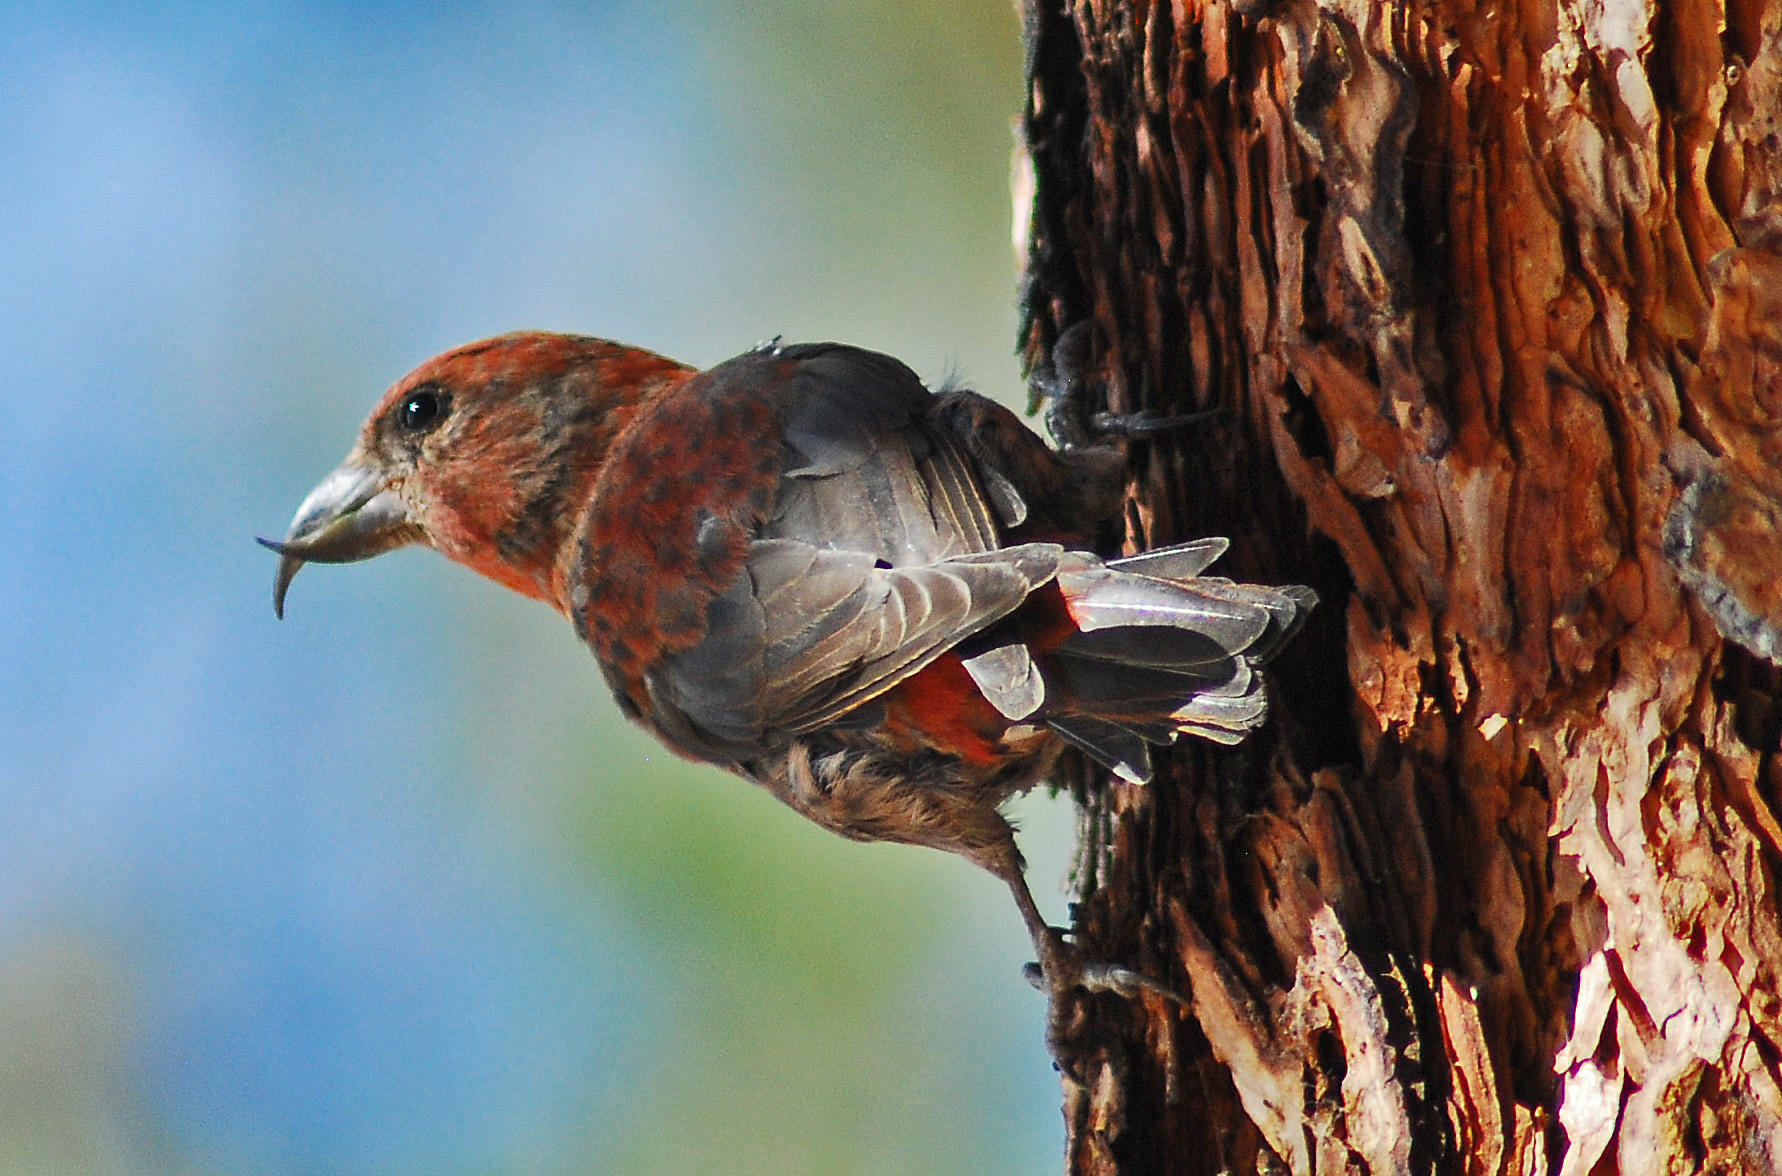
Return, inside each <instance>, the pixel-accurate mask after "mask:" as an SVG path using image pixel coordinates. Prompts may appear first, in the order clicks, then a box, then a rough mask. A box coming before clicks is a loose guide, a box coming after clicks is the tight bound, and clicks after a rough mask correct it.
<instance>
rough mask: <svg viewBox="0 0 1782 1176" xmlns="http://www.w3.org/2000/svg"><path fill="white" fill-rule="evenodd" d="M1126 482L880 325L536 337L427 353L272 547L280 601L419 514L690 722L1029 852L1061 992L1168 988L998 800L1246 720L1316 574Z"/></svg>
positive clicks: (800, 805) (878, 821) (681, 731)
mask: <svg viewBox="0 0 1782 1176" xmlns="http://www.w3.org/2000/svg"><path fill="white" fill-rule="evenodd" d="M1124 478H1125V473H1124V459H1123V456H1122V454H1121V452H1120V450H1119V449H1118V448H1117V447H1112V446H1109V447H1095V446H1079V447H1066V448H1065V449H1062V450H1054V449H1052V448H1050V447H1048V446H1047V445H1046V444H1045V443H1044V442H1043V441H1041V440H1040V438H1039V437H1038V436H1037V435H1035V434H1034V433H1033V432H1031V431H1030V430H1029V429H1027V428H1026V427H1025V426H1024V425H1023V424H1022V423H1021V421H1020V420H1019V418H1017V417H1016V416H1015V415H1014V414H1013V413H1011V412H1009V411H1008V410H1007V409H1005V408H1003V407H1001V406H999V405H997V404H996V403H994V402H993V401H990V400H987V399H985V398H983V397H981V396H978V395H976V394H974V393H972V392H969V391H964V390H957V389H955V390H943V391H940V392H938V393H935V392H930V391H929V389H927V388H926V387H924V386H923V384H922V382H921V381H920V380H919V379H918V378H917V377H916V375H915V373H913V372H912V371H910V369H909V368H907V367H905V366H904V365H903V364H902V363H899V362H898V361H897V360H895V359H892V358H890V357H889V356H885V355H879V354H875V353H873V352H870V351H864V350H861V349H860V348H857V347H849V346H843V345H840V344H834V343H818V344H809V345H801V346H779V345H777V344H770V345H765V346H763V347H760V348H757V349H756V350H754V351H751V352H748V353H747V354H744V355H741V356H738V357H737V358H735V359H732V360H730V361H729V362H727V363H723V364H720V365H718V366H717V367H714V368H711V369H710V370H708V371H703V372H700V371H696V370H694V369H693V368H690V367H687V366H685V365H683V364H680V363H676V362H674V361H673V360H669V359H666V358H664V357H662V356H660V355H655V354H652V353H651V352H648V351H643V350H640V349H637V348H632V347H625V346H621V345H619V344H616V343H611V342H608V341H606V340H602V339H594V338H584V337H579V336H569V335H557V334H545V333H539V332H523V333H516V334H510V335H503V336H501V337H499V338H495V339H489V340H485V341H483V342H479V343H472V344H469V345H467V346H464V347H460V348H458V349H456V350H454V351H449V352H447V353H445V354H443V355H440V356H438V357H436V358H434V359H431V360H428V361H427V362H426V363H424V364H422V365H421V366H420V367H419V368H417V369H415V370H414V371H413V372H411V373H410V374H409V375H407V376H405V377H403V378H402V379H401V380H399V381H397V383H396V384H395V385H394V386H393V387H392V388H391V389H390V390H389V391H388V392H387V393H386V394H385V396H384V398H383V400H382V401H381V402H380V403H379V404H378V406H377V408H376V409H375V410H374V411H373V412H372V414H371V417H370V419H369V420H367V421H366V423H365V426H364V428H363V429H362V431H361V432H360V434H359V439H358V443H357V444H356V445H355V446H354V447H353V449H352V452H351V453H349V454H348V455H347V458H346V461H345V462H344V463H343V464H342V465H341V466H340V467H339V468H338V469H336V470H335V471H334V472H333V473H331V474H329V475H328V476H327V477H326V478H325V479H323V481H322V482H321V484H320V485H319V486H317V487H316V489H315V490H314V491H313V492H312V493H311V494H310V495H309V497H308V498H306V499H305V500H304V502H303V504H302V506H301V507H299V508H298V511H297V514H296V518H295V519H294V521H293V522H292V524H291V527H290V531H289V534H288V535H287V536H286V537H285V539H284V540H283V541H282V542H271V541H267V540H262V542H263V543H266V545H267V546H269V547H271V548H273V549H274V550H276V551H277V552H279V553H280V556H281V558H280V560H279V566H278V574H277V580H276V584H275V589H274V605H275V608H276V609H277V610H278V612H279V614H280V615H281V616H282V615H283V610H284V599H285V591H286V589H287V587H288V586H289V584H290V582H291V578H292V577H293V576H294V575H296V573H297V570H298V569H299V568H300V567H302V566H303V564H304V563H306V562H320V563H343V562H348V561H352V560H360V559H366V558H369V557H371V556H374V555H378V554H380V553H382V552H385V551H389V550H391V549H393V548H397V547H401V546H404V545H406V544H411V543H422V544H426V545H428V546H430V547H433V548H435V549H436V550H438V551H440V552H442V553H443V554H445V555H446V556H448V557H450V558H451V559H454V560H456V561H458V562H459V563H462V564H464V565H466V566H468V567H470V568H471V569H473V570H475V571H477V572H481V573H482V574H483V575H485V576H488V577H490V578H491V579H493V580H496V581H498V582H499V583H501V584H505V585H506V586H507V587H509V588H512V589H514V590H515V591H517V592H520V593H523V594H525V595H527V596H533V597H537V598H538V599H540V600H542V601H544V602H546V603H547V604H549V605H550V606H551V607H553V608H555V609H556V610H557V611H559V612H561V613H562V614H563V615H564V616H565V617H567V618H568V619H569V621H570V623H571V624H572V625H573V626H574V627H575V632H576V634H577V636H579V637H580V638H581V639H582V640H583V641H584V642H586V643H587V644H588V645H589V646H590V647H591V648H592V650H593V653H594V656H595V659H596V660H597V661H598V663H599V665H600V668H601V670H602V671H603V673H604V674H605V677H606V680H607V682H608V683H609V684H610V686H611V687H612V691H613V695H614V697H615V698H616V699H617V700H618V704H619V706H620V708H621V709H622V710H623V711H624V712H625V714H626V715H628V716H629V717H630V718H632V719H634V720H635V721H637V722H639V723H641V724H643V725H644V726H645V727H647V728H649V730H650V731H652V732H653V733H654V734H655V735H656V736H657V738H659V739H660V740H661V741H662V742H663V743H665V744H666V745H667V746H669V747H670V748H672V749H673V750H675V751H677V752H679V753H680V754H682V755H684V756H687V757H690V758H692V759H695V760H700V761H703V762H706V763H712V764H717V765H719V766H721V767H724V768H727V769H729V770H730V771H733V772H735V773H737V774H738V775H741V776H743V777H746V778H747V779H749V780H752V781H754V782H755V783H757V784H759V785H761V786H762V787H764V788H766V789H767V790H768V791H770V792H772V793H773V794H774V795H775V796H777V797H778V798H779V799H780V800H782V801H784V802H785V803H786V804H787V805H789V806H791V807H792V808H793V809H795V810H797V811H798V812H800V813H802V814H803V815H804V816H806V817H808V818H810V819H811V820H813V821H815V822H816V823H817V824H819V825H822V826H823V827H825V828H827V829H830V830H833V831H834V832H836V833H839V834H841V835H843V836H844V837H851V838H855V839H858V840H862V841H901V842H908V843H912V844H916V845H927V846H933V847H934V848H936V849H943V850H947V851H950V852H952V853H957V854H961V855H963V856H964V857H966V858H969V859H970V860H971V861H973V862H976V863H977V864H978V865H980V866H982V867H984V868H985V869H987V870H989V871H990V872H991V873H992V874H994V875H995V876H996V877H998V878H1000V879H1002V880H1003V881H1004V882H1005V883H1007V885H1008V886H1009V888H1010V890H1011V891H1012V892H1013V894H1014V898H1015V902H1016V903H1017V904H1018V905H1019V907H1020V910H1021V915H1022V918H1023V919H1024V920H1025V922H1026V924H1027V929H1028V931H1029V933H1030V934H1031V935H1032V937H1033V943H1034V949H1035V951H1036V952H1037V954H1038V956H1039V971H1040V972H1041V973H1042V974H1043V977H1044V982H1045V986H1046V987H1047V988H1048V989H1049V990H1050V992H1051V994H1052V995H1053V996H1054V997H1057V996H1058V995H1059V994H1061V993H1062V992H1064V991H1066V990H1067V989H1068V988H1070V987H1071V986H1074V985H1078V984H1084V985H1088V986H1090V987H1099V988H1110V987H1111V988H1115V989H1119V990H1122V991H1130V990H1131V989H1133V988H1135V987H1157V986H1156V985H1155V984H1154V983H1152V982H1148V981H1146V980H1145V979H1144V978H1143V977H1142V976H1139V975H1138V974H1136V973H1134V972H1131V971H1128V970H1126V969H1123V968H1119V967H1115V966H1112V965H1107V964H1100V963H1095V962H1091V961H1085V960H1084V959H1082V958H1081V956H1080V954H1079V953H1078V952H1076V951H1075V950H1074V949H1073V948H1072V947H1071V945H1070V944H1068V943H1067V942H1066V941H1065V939H1064V938H1063V937H1062V934H1061V933H1060V932H1059V931H1058V930H1056V929H1054V928H1052V927H1049V926H1048V925H1047V924H1046V922H1045V920H1044V919H1043V918H1042V917H1041V915H1040V912H1039V909H1038V908H1037V907H1036V906H1035V905H1034V901H1033V897H1032V895H1031V894H1030V893H1029V891H1028V888H1027V883H1026V881H1025V880H1024V878H1023V865H1022V860H1021V855H1020V853H1019V851H1018V850H1017V849H1016V847H1015V840H1014V834H1013V830H1012V829H1011V827H1010V825H1009V823H1008V821H1007V820H1005V819H1004V818H1003V816H1002V814H1001V813H1000V811H999V806H1000V805H1001V804H1002V803H1003V802H1004V801H1005V800H1007V799H1008V798H1009V797H1010V796H1012V795H1014V794H1016V793H1018V792H1021V791H1022V790H1024V789H1027V788H1030V787H1031V786H1033V785H1034V784H1035V783H1036V782H1038V781H1039V780H1041V779H1042V778H1044V777H1045V775H1046V773H1047V771H1048V770H1049V769H1050V768H1051V767H1052V765H1053V763H1054V761H1056V760H1057V758H1058V756H1059V755H1060V753H1061V752H1063V751H1064V750H1065V749H1066V748H1070V747H1074V748H1077V749H1078V750H1079V751H1082V752H1084V753H1085V754H1087V755H1088V756H1089V757H1090V758H1092V759H1094V760H1095V761H1097V762H1098V763H1100V764H1102V765H1105V766H1106V767H1107V768H1108V769H1110V770H1111V771H1113V772H1115V773H1116V774H1118V775H1119V776H1121V777H1123V778H1125V779H1127V780H1129V781H1135V782H1142V781H1145V780H1148V779H1149V777H1150V773H1151V762H1150V754H1149V750H1148V748H1149V747H1150V746H1152V745H1167V744H1170V743H1173V742H1174V741H1175V740H1176V739H1177V738H1178V737H1179V736H1181V735H1184V734H1187V735H1195V736H1199V737H1201V738H1203V739H1210V740H1212V741H1214V742H1216V743H1225V744H1230V743H1235V742H1237V741H1239V740H1241V739H1242V738H1243V737H1244V736H1245V735H1246V734H1247V733H1248V732H1250V731H1251V730H1252V729H1254V728H1255V727H1256V726H1257V725H1258V724H1260V723H1261V722H1262V721H1263V717H1264V712H1265V710H1266V701H1265V696H1264V690H1263V682H1262V677H1261V674H1260V673H1259V666H1260V663H1261V662H1263V661H1264V660H1265V659H1266V658H1267V657H1268V656H1269V655H1270V654H1271V653H1272V652H1273V651H1274V650H1275V649H1276V648H1277V647H1278V646H1279V645H1280V643H1281V642H1282V641H1283V640H1284V639H1285V638H1286V637H1287V636H1288V635H1289V634H1291V633H1292V632H1293V630H1294V629H1295V627H1296V626H1297V625H1298V623H1299V622H1300V620H1301V619H1302V618H1303V617H1304V615H1305V613H1306V612H1307V610H1308V609H1309V608H1310V607H1311V606H1312V605H1313V603H1314V601H1315V598H1314V597H1313V595H1312V593H1311V591H1310V590H1309V589H1306V588H1302V587H1299V586H1287V587H1280V588H1269V587H1259V586H1255V585H1248V584H1235V583H1232V582H1231V581H1229V580H1225V579H1219V578H1214V577H1209V576H1205V575H1203V574H1202V573H1203V572H1204V571H1205V569H1206V568H1207V566H1208V565H1209V564H1210V563H1212V561H1213V560H1215V559H1217V558H1218V556H1219V555H1220V554H1221V553H1222V552H1223V551H1224V549H1225V541H1224V540H1223V539H1216V538H1214V539H1202V540H1199V541H1196V542H1191V543H1184V544H1181V545H1179V546H1175V547H1169V548H1165V549H1162V550H1157V551H1151V552H1147V553H1145V554H1142V555H1135V556H1129V557H1127V558H1124V559H1103V558H1102V557H1100V556H1098V555H1096V554H1095V553H1093V552H1092V551H1090V550H1088V549H1087V546H1088V545H1087V543H1086V537H1087V536H1090V535H1092V534H1093V533H1094V531H1095V529H1096V528H1097V527H1098V526H1099V525H1101V524H1102V523H1104V522H1105V521H1106V520H1107V519H1109V518H1110V517H1113V516H1115V515H1116V514H1117V512H1118V510H1119V508H1120V503H1121V496H1122V493H1123V484H1124ZM1059 1003H1060V1002H1059V1001H1057V1000H1056V999H1054V1000H1053V1007H1054V1008H1056V1007H1057V1006H1058V1005H1059Z"/></svg>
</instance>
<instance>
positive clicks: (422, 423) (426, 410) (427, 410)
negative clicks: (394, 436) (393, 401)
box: [396, 389, 445, 433]
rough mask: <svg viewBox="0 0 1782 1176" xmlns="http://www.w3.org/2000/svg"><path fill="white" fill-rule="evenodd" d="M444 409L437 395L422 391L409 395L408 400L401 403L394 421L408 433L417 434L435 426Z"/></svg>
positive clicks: (425, 390)
mask: <svg viewBox="0 0 1782 1176" xmlns="http://www.w3.org/2000/svg"><path fill="white" fill-rule="evenodd" d="M444 408H445V405H444V403H443V402H442V401H441V400H440V396H439V393H437V392H433V391H429V390H427V389H422V390H421V391H419V392H411V393H409V396H408V399H407V400H404V401H403V402H402V407H401V408H399V409H397V410H396V419H397V420H399V421H401V422H402V427H403V428H405V429H407V430H408V431H409V432H411V433H419V432H421V431H422V430H424V429H429V428H432V427H433V426H434V425H435V424H437V423H438V422H439V418H440V416H441V415H442V410H443V409H444Z"/></svg>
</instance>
